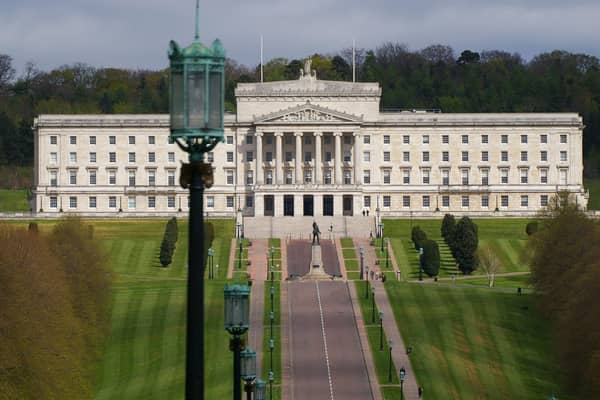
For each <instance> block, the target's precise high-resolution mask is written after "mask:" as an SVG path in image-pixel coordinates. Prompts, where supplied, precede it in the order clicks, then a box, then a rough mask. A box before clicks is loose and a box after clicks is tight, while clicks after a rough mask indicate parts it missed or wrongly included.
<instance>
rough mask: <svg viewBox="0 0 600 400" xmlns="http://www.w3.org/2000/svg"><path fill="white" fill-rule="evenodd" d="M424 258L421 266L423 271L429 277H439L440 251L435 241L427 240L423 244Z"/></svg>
mask: <svg viewBox="0 0 600 400" xmlns="http://www.w3.org/2000/svg"><path fill="white" fill-rule="evenodd" d="M422 247H423V257H422V258H421V266H422V267H423V271H425V273H426V274H427V275H429V276H437V274H438V273H439V271H440V249H439V247H438V244H437V243H436V242H435V241H433V240H428V239H425V240H423V242H422Z"/></svg>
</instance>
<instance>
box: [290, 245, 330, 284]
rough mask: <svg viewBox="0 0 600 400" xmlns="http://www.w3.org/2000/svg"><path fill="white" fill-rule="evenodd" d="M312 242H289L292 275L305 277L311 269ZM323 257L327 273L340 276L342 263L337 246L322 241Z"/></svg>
mask: <svg viewBox="0 0 600 400" xmlns="http://www.w3.org/2000/svg"><path fill="white" fill-rule="evenodd" d="M311 246H312V245H311V242H310V241H307V240H290V241H289V242H287V245H286V247H287V268H288V274H290V275H300V276H301V275H305V274H307V273H308V271H309V269H310V259H311V257H312V253H311ZM321 256H322V257H323V266H324V267H325V272H327V273H328V274H329V275H339V274H340V263H339V260H338V257H337V252H336V250H335V245H334V243H333V242H331V241H329V240H322V241H321Z"/></svg>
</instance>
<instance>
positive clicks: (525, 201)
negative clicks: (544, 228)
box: [363, 194, 548, 208]
mask: <svg viewBox="0 0 600 400" xmlns="http://www.w3.org/2000/svg"><path fill="white" fill-rule="evenodd" d="M450 197H451V196H449V195H444V196H441V200H442V201H441V204H437V205H436V206H438V207H441V208H448V207H450ZM472 197H473V196H469V195H462V196H460V204H461V207H465V208H467V207H470V206H471V198H472ZM431 199H432V197H431V196H429V195H424V196H421V206H422V207H423V208H430V207H432V203H431ZM363 200H364V206H365V207H371V197H370V196H365V197H364V199H363ZM520 200H521V202H520V205H521V207H529V195H526V194H524V195H521V198H520ZM480 201H481V203H480V205H481V207H482V208H489V207H490V196H489V195H487V194H484V195H481V197H480ZM410 202H411V196H402V207H403V208H409V207H410V206H411V205H410ZM547 205H548V195H547V194H542V195H540V207H546V206H547ZM509 206H510V204H509V196H508V195H501V196H500V203H499V204H498V207H499V208H508V207H509ZM383 207H385V208H390V207H392V197H391V196H388V195H386V196H383Z"/></svg>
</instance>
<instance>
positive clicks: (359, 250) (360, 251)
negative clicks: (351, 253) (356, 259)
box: [358, 246, 365, 279]
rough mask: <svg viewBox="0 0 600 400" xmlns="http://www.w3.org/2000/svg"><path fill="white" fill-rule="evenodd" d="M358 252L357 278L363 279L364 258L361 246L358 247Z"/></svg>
mask: <svg viewBox="0 0 600 400" xmlns="http://www.w3.org/2000/svg"><path fill="white" fill-rule="evenodd" d="M358 253H359V254H360V277H359V279H363V273H364V269H363V262H364V258H365V250H364V249H363V248H362V246H360V248H359V249H358Z"/></svg>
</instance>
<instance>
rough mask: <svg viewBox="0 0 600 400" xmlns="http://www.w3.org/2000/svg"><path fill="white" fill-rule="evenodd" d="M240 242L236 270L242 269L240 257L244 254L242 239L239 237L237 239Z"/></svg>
mask: <svg viewBox="0 0 600 400" xmlns="http://www.w3.org/2000/svg"><path fill="white" fill-rule="evenodd" d="M238 240H239V242H240V250H239V251H240V256H239V258H238V269H242V255H243V254H244V241H243V240H242V238H241V237H240V238H239V239H238Z"/></svg>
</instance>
